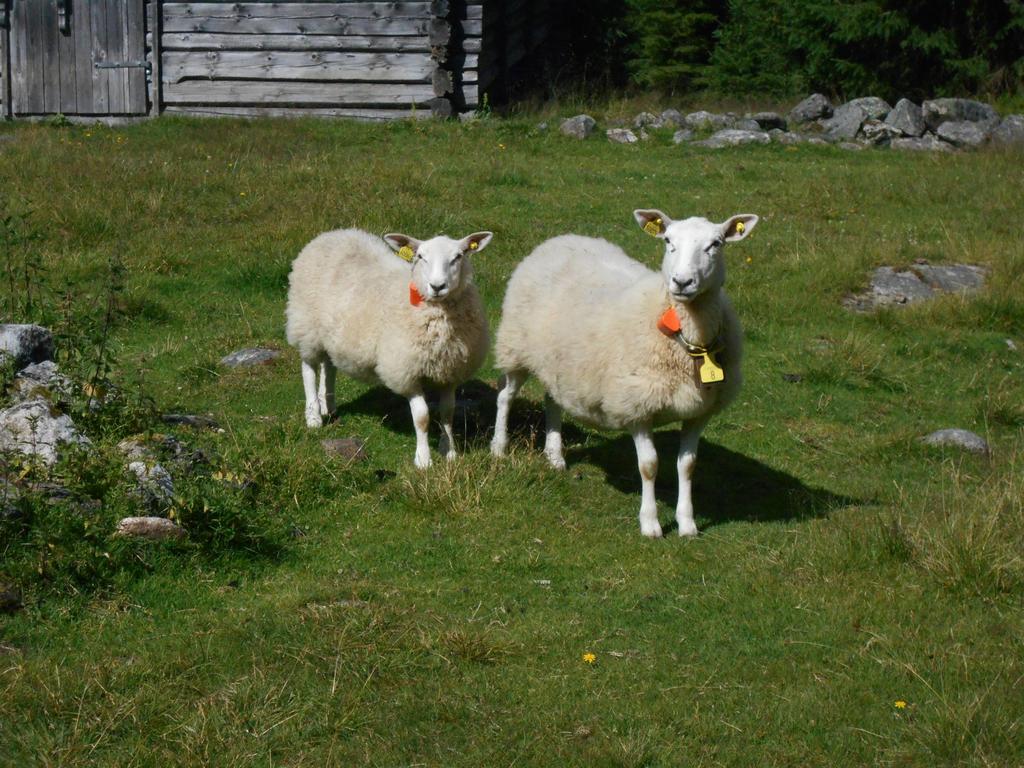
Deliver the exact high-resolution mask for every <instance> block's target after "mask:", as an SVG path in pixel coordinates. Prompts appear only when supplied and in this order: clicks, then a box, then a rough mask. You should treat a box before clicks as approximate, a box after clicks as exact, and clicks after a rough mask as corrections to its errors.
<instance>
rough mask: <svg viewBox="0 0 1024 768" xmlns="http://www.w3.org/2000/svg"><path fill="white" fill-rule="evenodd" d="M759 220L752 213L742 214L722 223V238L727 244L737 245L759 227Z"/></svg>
mask: <svg viewBox="0 0 1024 768" xmlns="http://www.w3.org/2000/svg"><path fill="white" fill-rule="evenodd" d="M757 222H758V218H757V216H755V215H754V214H752V213H740V214H737V215H736V216H733V217H732V218H731V219H729V220H728V221H725V222H723V223H722V225H721V226H722V238H723V239H724V240H725V241H726V242H727V243H735V242H736V241H737V240H742V239H743V238H744V237H746V236H747V235H749V234H750V232H751V230H752V229H753V228H754V227H756V226H757Z"/></svg>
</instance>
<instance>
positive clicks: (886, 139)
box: [861, 120, 903, 147]
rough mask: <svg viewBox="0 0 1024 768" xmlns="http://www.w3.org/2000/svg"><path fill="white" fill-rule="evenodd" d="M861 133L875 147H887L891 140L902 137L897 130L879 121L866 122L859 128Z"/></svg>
mask: <svg viewBox="0 0 1024 768" xmlns="http://www.w3.org/2000/svg"><path fill="white" fill-rule="evenodd" d="M861 132H862V133H863V134H864V138H865V139H867V141H869V142H870V143H871V144H872V145H874V146H876V147H885V146H888V145H889V143H890V142H891V141H892V140H893V139H898V138H901V137H902V136H903V133H902V132H901V131H900V129H899V128H896V127H895V126H892V125H889V124H888V123H883V122H882V121H881V120H866V121H865V122H864V125H862V126H861Z"/></svg>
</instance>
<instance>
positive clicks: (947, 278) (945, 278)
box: [911, 264, 987, 293]
mask: <svg viewBox="0 0 1024 768" xmlns="http://www.w3.org/2000/svg"><path fill="white" fill-rule="evenodd" d="M911 270H912V271H913V272H914V273H915V274H916V275H917V276H918V277H920V278H921V279H922V280H924V282H925V283H926V284H927V285H928V286H930V287H931V288H934V289H935V290H937V291H942V292H944V293H965V292H970V291H976V290H979V289H980V288H982V287H983V286H984V285H985V276H986V274H987V273H986V271H985V269H984V267H979V266H975V265H974V264H915V265H914V266H913V267H911Z"/></svg>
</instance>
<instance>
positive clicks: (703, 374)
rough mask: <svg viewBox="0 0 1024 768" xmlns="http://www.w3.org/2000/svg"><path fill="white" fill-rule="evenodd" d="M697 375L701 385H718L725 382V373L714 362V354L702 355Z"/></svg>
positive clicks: (715, 361)
mask: <svg viewBox="0 0 1024 768" xmlns="http://www.w3.org/2000/svg"><path fill="white" fill-rule="evenodd" d="M699 373H700V381H701V384H718V383H719V382H721V381H725V371H724V370H723V369H722V366H720V365H719V364H718V361H717V360H715V353H714V352H705V353H704V362H703V363H702V364H701V366H700V371H699Z"/></svg>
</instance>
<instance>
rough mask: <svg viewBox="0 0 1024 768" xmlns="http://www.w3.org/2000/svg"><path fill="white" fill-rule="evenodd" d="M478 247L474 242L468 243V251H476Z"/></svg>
mask: <svg viewBox="0 0 1024 768" xmlns="http://www.w3.org/2000/svg"><path fill="white" fill-rule="evenodd" d="M479 247H480V244H479V243H477V241H476V240H473V241H472V242H470V244H469V250H471V251H475V250H476V249H477V248H479Z"/></svg>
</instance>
